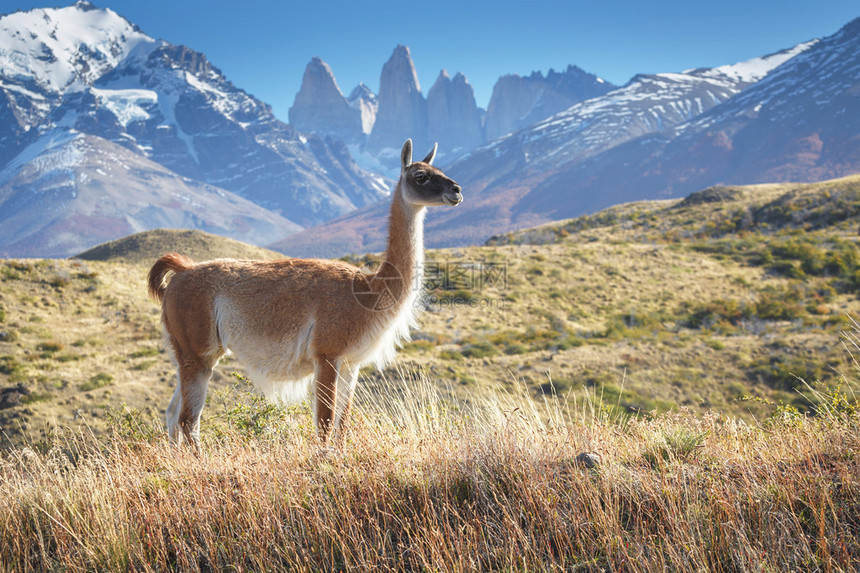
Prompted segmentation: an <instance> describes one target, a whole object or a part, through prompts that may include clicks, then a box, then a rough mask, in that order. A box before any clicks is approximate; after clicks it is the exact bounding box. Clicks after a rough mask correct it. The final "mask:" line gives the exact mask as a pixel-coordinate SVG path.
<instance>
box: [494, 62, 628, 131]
mask: <svg viewBox="0 0 860 573" xmlns="http://www.w3.org/2000/svg"><path fill="white" fill-rule="evenodd" d="M615 87H616V86H614V85H613V84H611V83H609V82H607V81H605V80H603V79H601V78H599V77H597V76H595V75H594V74H590V73H588V72H586V71H584V70H582V69H580V68H578V67H576V66H568V67H567V69H566V70H565V71H564V72H561V73H559V72H556V71H554V70H552V69H550V70H549V73H547V75H546V77H544V75H543V74H542V73H541V72H533V73H532V74H531V75H530V76H526V77H522V76H518V75H507V76H502V77H501V78H499V81H497V82H496V85H495V86H494V87H493V94H492V96H491V97H490V104H489V105H488V106H487V116H486V118H485V122H484V133H485V136H486V139H487V141H489V140H492V139H496V138H497V137H501V136H502V135H505V134H508V133H511V132H513V131H516V130H518V129H522V128H523V127H526V126H528V125H531V124H533V123H536V122H538V121H540V120H542V119H546V118H547V117H549V116H551V115H553V114H556V113H558V112H560V111H562V110H565V109H567V108H568V107H570V106H572V105H573V104H575V103H578V102H580V101H583V100H586V99H590V98H593V97H597V96H600V95H603V94H605V93H606V92H608V91H610V90H612V89H615Z"/></svg>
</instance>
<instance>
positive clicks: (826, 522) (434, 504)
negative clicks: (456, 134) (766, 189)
mask: <svg viewBox="0 0 860 573" xmlns="http://www.w3.org/2000/svg"><path fill="white" fill-rule="evenodd" d="M855 334H856V333H855ZM847 340H848V341H849V342H851V339H850V338H848V339H847ZM854 341H855V342H856V338H855V339H854ZM390 384H392V386H391V387H390V388H389V392H388V395H389V398H387V399H386V398H380V393H373V394H365V395H364V396H362V397H361V400H360V402H361V407H360V408H359V410H358V416H357V418H356V419H355V420H354V422H355V423H354V427H353V429H352V432H351V434H350V436H349V437H348V439H347V441H346V443H345V444H344V445H343V447H342V448H339V449H324V448H321V447H320V445H319V443H318V442H317V440H316V438H315V437H314V433H313V431H312V428H311V423H310V418H309V415H308V411H307V408H306V407H297V408H292V409H291V410H289V411H285V410H281V409H277V408H273V407H272V406H271V405H266V404H265V403H263V402H261V401H259V400H258V399H256V398H254V397H250V402H247V401H246V402H244V403H237V402H236V401H235V399H236V396H235V395H227V394H221V395H220V396H219V398H218V403H217V404H215V405H214V408H213V410H214V411H215V412H218V415H217V416H215V417H210V418H209V419H208V422H207V423H205V424H204V426H205V427H204V432H203V433H204V435H205V436H206V438H205V447H204V454H203V455H202V457H200V458H196V457H194V456H193V455H192V454H191V452H190V451H188V450H185V449H181V450H177V449H175V448H172V447H169V446H168V445H167V444H166V440H165V438H164V437H163V433H162V430H161V429H160V428H159V427H158V426H157V425H156V426H153V425H151V424H150V423H149V422H148V421H145V420H142V419H141V418H140V417H139V416H138V413H136V412H131V411H126V412H125V413H122V412H121V413H119V414H118V415H117V416H116V417H115V423H114V432H113V433H112V435H111V436H110V439H107V440H104V441H100V440H98V439H96V438H95V437H93V436H92V435H88V434H86V433H83V434H78V435H66V436H56V437H54V438H53V439H52V440H51V442H50V443H48V444H44V445H43V446H42V447H39V448H31V447H27V448H22V449H16V450H12V451H9V452H7V453H5V454H3V455H2V457H0V500H2V501H0V569H4V570H22V571H24V570H64V571H85V570H86V571H89V570H98V571H124V570H129V569H133V570H141V571H165V570H178V571H196V570H201V571H211V570H239V571H263V570H297V571H319V570H323V571H331V570H380V571H401V570H408V571H414V570H431V571H442V570H445V571H447V570H452V571H466V570H469V571H471V570H522V571H534V570H540V571H545V570H559V571H562V570H563V571H571V570H576V571H602V570H612V571H655V570H672V571H776V570H810V571H811V570H816V571H819V570H820V571H851V570H854V569H855V568H856V566H857V564H858V562H860V541H858V540H860V518H858V516H860V480H858V476H860V457H858V451H860V433H858V429H860V416H858V413H857V412H856V411H854V410H851V409H848V408H846V407H845V406H847V405H848V403H847V402H845V403H844V404H843V403H842V402H841V401H833V400H830V403H831V404H833V407H831V408H829V409H825V410H823V411H822V413H821V415H820V416H818V417H816V418H808V417H804V416H800V415H796V414H793V413H790V412H784V413H781V414H780V415H778V416H777V417H774V418H773V419H771V420H769V421H767V422H765V423H761V424H755V425H748V424H746V423H743V422H741V421H738V420H736V419H727V418H723V417H720V416H717V415H708V416H704V417H700V416H691V415H689V413H687V414H684V413H681V414H668V415H664V416H659V417H657V418H654V419H648V420H646V419H637V418H613V417H611V416H608V415H607V413H606V412H607V411H608V409H607V408H605V407H602V406H601V404H600V402H599V401H596V400H595V397H594V396H591V397H588V396H582V395H580V396H579V397H578V399H577V401H576V402H575V404H576V405H575V406H571V402H569V401H568V402H563V403H562V402H556V401H552V400H550V401H547V402H545V403H544V404H543V405H541V406H537V405H535V402H534V401H533V400H531V399H530V398H528V397H524V396H516V395H509V396H507V397H502V398H495V399H488V400H481V401H479V402H472V403H470V404H463V403H453V404H452V403H451V402H448V401H447V400H444V399H442V397H441V396H440V395H439V393H438V391H437V390H436V385H435V384H433V383H432V382H431V381H430V380H429V379H428V378H427V377H426V376H421V377H418V378H417V379H416V378H415V377H411V378H410V377H408V376H406V377H404V378H400V379H397V380H396V381H395V382H390ZM583 452H593V453H597V454H599V456H600V458H601V462H600V464H599V465H598V466H597V467H595V468H593V469H589V468H586V467H585V466H584V465H582V464H581V463H578V462H577V456H579V454H581V453H583Z"/></svg>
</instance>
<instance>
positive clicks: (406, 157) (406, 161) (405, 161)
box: [400, 139, 412, 169]
mask: <svg viewBox="0 0 860 573" xmlns="http://www.w3.org/2000/svg"><path fill="white" fill-rule="evenodd" d="M410 165H412V140H411V139H407V140H406V142H405V143H404V144H403V149H401V150H400V168H401V169H406V168H407V167H409V166H410Z"/></svg>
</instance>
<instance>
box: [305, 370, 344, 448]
mask: <svg viewBox="0 0 860 573" xmlns="http://www.w3.org/2000/svg"><path fill="white" fill-rule="evenodd" d="M339 366H340V361H339V360H334V361H332V360H328V359H326V358H318V359H317V361H316V364H315V367H314V384H313V398H314V399H313V400H312V401H311V407H312V408H314V424H315V425H316V428H317V433H318V434H319V437H320V440H322V441H323V442H324V443H325V442H326V441H328V437H329V435H330V434H331V429H332V422H333V418H334V408H335V397H336V396H337V371H338V367H339Z"/></svg>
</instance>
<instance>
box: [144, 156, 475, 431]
mask: <svg viewBox="0 0 860 573" xmlns="http://www.w3.org/2000/svg"><path fill="white" fill-rule="evenodd" d="M407 143H408V145H409V150H408V151H409V154H408V160H407V155H406V151H407V146H406V145H404V152H403V157H404V159H403V170H402V174H401V179H400V181H399V182H398V184H397V187H396V188H395V191H394V194H393V197H392V205H391V218H390V221H389V241H388V248H387V249H386V255H385V261H384V262H383V264H382V265H381V266H380V267H379V269H378V270H377V272H376V273H373V274H365V273H364V272H363V271H361V270H360V269H358V268H356V267H354V266H352V265H349V264H347V263H344V262H341V261H327V260H315V259H282V260H276V261H251V260H237V259H217V260H213V261H207V262H201V263H194V262H192V261H191V259H189V258H187V257H184V256H182V255H179V254H176V253H170V254H167V255H164V256H163V257H161V258H160V259H158V261H157V262H156V263H155V264H154V265H153V267H152V269H151V270H150V273H149V293H150V294H151V295H152V297H153V298H155V299H156V300H159V301H161V303H162V323H163V325H164V330H165V333H166V337H165V338H166V341H167V343H168V345H169V347H170V349H171V350H172V351H173V354H174V359H175V361H176V364H177V370H178V374H179V382H178V387H177V392H176V393H175V394H174V397H173V400H172V401H171V403H170V406H169V407H168V413H167V417H168V428H169V429H170V432H171V438H172V439H175V440H181V439H182V438H184V439H185V440H187V441H188V442H190V443H192V444H198V440H199V438H198V432H199V419H200V412H201V411H202V409H203V403H204V401H205V397H206V386H207V385H208V381H209V378H210V377H211V375H212V368H213V367H214V366H215V364H217V362H218V360H219V359H220V358H221V357H222V356H223V355H224V353H225V352H226V350H227V349H228V348H229V349H230V350H232V351H233V352H234V353H235V354H236V356H237V358H239V360H240V361H242V362H243V363H245V365H246V366H247V367H248V368H249V370H251V371H252V380H254V381H255V383H258V384H259V385H261V387H262V388H263V389H264V391H266V390H267V388H268V390H269V393H271V392H272V391H273V390H275V391H276V390H278V389H280V388H282V387H283V385H282V384H281V381H284V382H289V381H291V380H292V381H297V380H300V379H302V378H304V377H307V376H310V375H313V377H314V385H313V392H314V396H315V400H316V404H315V407H314V412H315V420H316V424H317V430H318V432H319V435H320V437H321V439H322V440H323V441H325V440H327V439H328V437H329V435H330V433H331V431H332V430H333V429H334V430H336V431H338V432H339V433H342V431H343V428H344V426H345V423H346V420H347V419H348V418H349V412H350V408H351V404H352V390H353V388H354V385H355V382H356V378H357V375H358V369H359V368H360V367H361V366H362V365H363V364H365V363H367V362H370V361H375V362H377V363H379V362H381V361H384V359H385V357H386V356H387V355H388V354H387V353H389V352H393V344H394V343H395V342H396V340H397V339H398V337H402V336H406V335H407V334H408V331H407V326H406V324H407V322H406V321H408V320H409V318H410V317H411V312H412V308H411V306H412V305H413V303H414V298H415V287H416V286H417V285H416V283H418V282H419V280H420V277H419V276H418V273H420V271H421V269H420V266H421V264H422V261H423V244H422V238H423V211H424V207H425V206H428V205H441V204H446V205H455V204H457V203H458V202H459V201H460V200H461V195H460V188H459V186H458V185H457V184H456V183H455V182H453V181H452V180H451V179H449V178H448V177H446V176H445V175H444V174H443V173H442V172H441V171H439V170H438V169H436V168H434V167H432V166H431V165H430V163H429V162H430V161H432V157H433V153H431V154H430V155H428V158H426V159H427V160H426V161H425V162H416V163H412V162H411V142H407ZM434 152H435V150H434ZM416 173H417V174H418V175H419V178H420V180H421V181H420V183H416V182H415V181H414V177H415V174H416ZM443 196H444V197H443ZM171 272H172V273H173V276H172V278H170V280H169V282H167V285H166V286H165V281H166V279H167V276H168V274H169V273H171ZM357 293H358V294H357ZM380 297H387V298H380ZM375 301H376V302H378V301H385V303H386V304H382V305H378V307H375V306H374V304H373V303H374V302H375ZM389 346H390V347H391V348H389ZM380 357H382V358H380ZM255 373H256V378H257V379H255ZM180 431H181V436H180V434H179V432H180Z"/></svg>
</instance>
